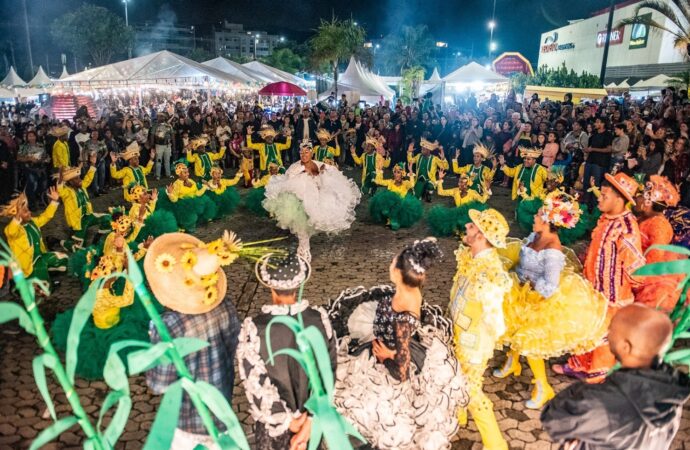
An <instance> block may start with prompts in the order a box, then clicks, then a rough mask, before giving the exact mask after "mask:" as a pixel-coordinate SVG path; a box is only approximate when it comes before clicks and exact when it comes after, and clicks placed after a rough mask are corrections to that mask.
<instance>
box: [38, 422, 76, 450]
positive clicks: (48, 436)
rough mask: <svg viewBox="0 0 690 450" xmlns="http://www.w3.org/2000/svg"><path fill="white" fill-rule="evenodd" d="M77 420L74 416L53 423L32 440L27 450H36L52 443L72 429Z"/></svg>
mask: <svg viewBox="0 0 690 450" xmlns="http://www.w3.org/2000/svg"><path fill="white" fill-rule="evenodd" d="M78 421H79V420H78V419H77V418H76V417H74V416H69V417H65V418H64V419H60V420H58V421H57V422H55V423H53V424H52V425H51V426H49V427H48V428H46V429H45V430H43V431H41V434H39V435H38V437H36V439H34V441H33V442H32V443H31V447H29V450H37V449H39V448H41V447H43V446H44V445H46V444H47V443H48V442H50V441H52V440H53V439H55V438H56V437H58V436H60V435H61V434H62V433H63V432H65V431H67V430H69V429H70V428H72V427H73V426H74V425H75V424H76V423H77V422H78Z"/></svg>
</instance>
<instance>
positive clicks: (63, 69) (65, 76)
mask: <svg viewBox="0 0 690 450" xmlns="http://www.w3.org/2000/svg"><path fill="white" fill-rule="evenodd" d="M68 76H69V72H67V66H62V73H61V74H60V79H61V80H64V79H65V78H67V77H68Z"/></svg>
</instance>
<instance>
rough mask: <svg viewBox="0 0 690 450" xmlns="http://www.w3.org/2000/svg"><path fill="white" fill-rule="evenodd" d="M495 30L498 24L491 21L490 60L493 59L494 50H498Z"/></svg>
mask: <svg viewBox="0 0 690 450" xmlns="http://www.w3.org/2000/svg"><path fill="white" fill-rule="evenodd" d="M494 28H496V22H495V21H494V20H493V19H491V20H490V21H489V59H491V56H492V55H493V53H494V50H496V43H495V42H494Z"/></svg>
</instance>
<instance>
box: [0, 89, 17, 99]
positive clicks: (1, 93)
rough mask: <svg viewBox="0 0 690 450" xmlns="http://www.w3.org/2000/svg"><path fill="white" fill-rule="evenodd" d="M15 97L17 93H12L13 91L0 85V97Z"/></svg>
mask: <svg viewBox="0 0 690 450" xmlns="http://www.w3.org/2000/svg"><path fill="white" fill-rule="evenodd" d="M15 97H17V94H15V93H14V91H11V90H9V89H6V88H4V87H2V86H0V98H15Z"/></svg>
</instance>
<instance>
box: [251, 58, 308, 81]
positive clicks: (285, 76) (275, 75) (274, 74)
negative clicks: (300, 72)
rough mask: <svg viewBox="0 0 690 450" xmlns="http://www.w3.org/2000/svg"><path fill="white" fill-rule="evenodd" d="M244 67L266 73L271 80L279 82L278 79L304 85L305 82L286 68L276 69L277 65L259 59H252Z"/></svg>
mask: <svg viewBox="0 0 690 450" xmlns="http://www.w3.org/2000/svg"><path fill="white" fill-rule="evenodd" d="M242 65H243V66H244V67H246V68H247V69H251V70H253V71H254V72H259V73H260V74H261V75H264V76H266V77H268V78H270V79H271V81H274V82H277V81H287V82H288V83H292V84H298V85H303V84H304V79H303V78H300V77H298V76H296V75H293V74H291V73H288V72H285V71H284V70H280V69H276V68H275V67H271V66H269V65H267V64H264V63H262V62H259V61H250V62H248V63H245V64H242Z"/></svg>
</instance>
